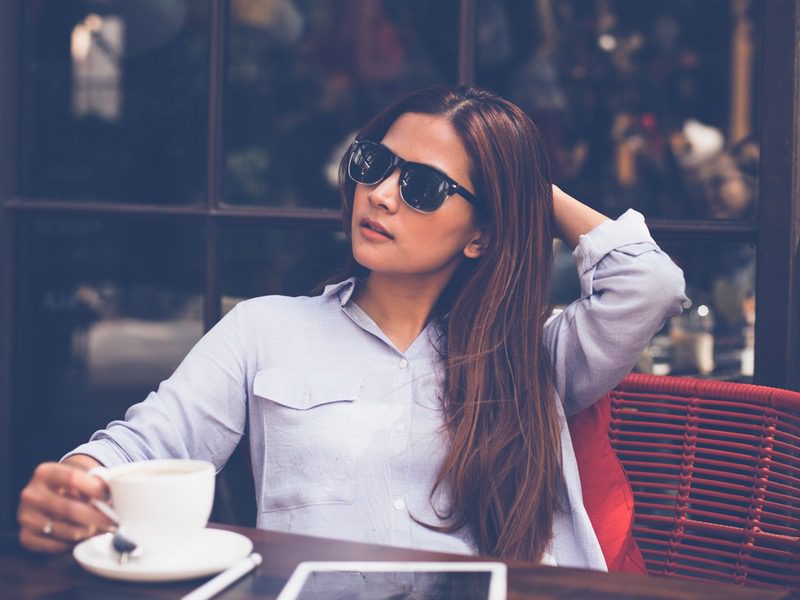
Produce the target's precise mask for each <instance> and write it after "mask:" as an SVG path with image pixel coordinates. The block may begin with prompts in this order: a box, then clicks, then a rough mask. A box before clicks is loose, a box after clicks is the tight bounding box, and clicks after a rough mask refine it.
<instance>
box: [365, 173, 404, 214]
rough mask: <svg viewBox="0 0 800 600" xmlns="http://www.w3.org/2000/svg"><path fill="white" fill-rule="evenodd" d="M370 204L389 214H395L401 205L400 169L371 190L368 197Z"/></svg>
mask: <svg viewBox="0 0 800 600" xmlns="http://www.w3.org/2000/svg"><path fill="white" fill-rule="evenodd" d="M367 197H368V198H369V201H370V204H372V205H373V206H380V207H383V208H384V209H385V210H387V211H389V212H394V211H396V210H397V207H398V206H399V205H400V202H402V200H401V199H400V169H395V170H394V171H393V172H392V173H391V174H390V175H389V176H388V177H387V178H386V179H384V180H383V181H381V182H380V183H377V184H375V186H374V187H373V188H372V189H371V190H370V192H369V194H368V196H367Z"/></svg>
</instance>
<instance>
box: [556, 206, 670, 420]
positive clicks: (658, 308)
mask: <svg viewBox="0 0 800 600" xmlns="http://www.w3.org/2000/svg"><path fill="white" fill-rule="evenodd" d="M573 258H574V260H575V263H576V265H577V268H578V276H579V277H580V283H581V297H580V298H579V299H578V300H576V301H575V302H573V303H572V304H570V305H569V306H568V307H567V308H566V309H565V310H564V311H563V312H562V313H560V314H559V315H557V316H555V317H553V318H552V319H551V320H550V321H548V322H547V324H546V325H545V330H544V341H545V345H546V347H547V349H548V351H549V353H550V359H551V362H552V368H553V373H554V377H555V385H556V391H557V392H558V394H559V396H560V397H561V399H562V400H563V402H564V410H565V412H566V414H567V415H570V414H574V413H576V412H579V411H580V410H581V409H583V408H585V407H587V406H589V405H590V404H592V403H593V402H594V401H596V400H598V399H599V398H600V397H602V396H603V395H604V394H605V393H607V392H608V391H609V390H611V389H612V388H613V387H614V386H616V385H617V384H618V383H619V382H620V381H621V380H622V378H623V377H624V376H625V375H626V374H627V373H628V372H629V371H630V370H631V368H632V367H633V365H634V364H635V362H636V359H637V358H638V356H639V354H640V353H641V352H642V350H643V349H644V348H645V347H646V346H647V344H648V342H649V341H650V339H651V338H652V337H653V335H654V334H655V333H656V332H658V330H659V329H661V327H662V326H663V325H664V322H665V321H666V319H668V318H669V317H671V316H674V315H676V314H678V313H680V312H681V310H682V306H683V304H684V302H685V301H686V295H685V282H684V279H683V272H682V271H681V270H680V269H679V268H678V267H677V266H676V265H675V264H674V263H673V262H672V260H671V259H670V258H669V256H667V255H666V254H665V253H664V252H663V251H662V250H661V249H660V248H659V247H658V246H657V245H656V243H655V242H654V241H653V238H652V237H651V236H650V232H649V231H648V229H647V226H646V225H645V223H644V217H643V216H642V215H641V214H639V213H638V212H636V211H634V210H628V211H627V212H626V213H625V214H623V215H622V216H621V217H619V218H618V219H617V220H616V221H606V222H605V223H603V224H602V225H599V226H598V227H596V228H595V229H593V230H592V231H590V232H589V233H588V234H586V235H582V236H581V237H580V241H579V243H578V246H577V247H576V248H575V251H574V252H573Z"/></svg>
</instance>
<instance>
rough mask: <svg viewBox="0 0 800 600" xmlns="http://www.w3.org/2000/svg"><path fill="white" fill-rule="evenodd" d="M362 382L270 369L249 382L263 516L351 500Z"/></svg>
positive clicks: (326, 374)
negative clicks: (259, 449) (259, 447)
mask: <svg viewBox="0 0 800 600" xmlns="http://www.w3.org/2000/svg"><path fill="white" fill-rule="evenodd" d="M360 392H361V378H360V377H357V376H353V375H346V374H342V373H330V372H322V371H303V370H294V369H282V368H269V369H264V370H262V371H259V372H258V373H256V377H255V379H254V381H253V406H254V408H255V409H256V410H255V413H256V414H255V415H254V419H253V425H254V426H258V427H261V428H262V439H263V440H264V448H263V452H264V455H263V472H262V474H261V479H262V481H261V492H260V493H261V498H260V499H261V502H260V507H259V508H260V510H261V511H262V512H271V511H280V510H287V509H291V508H299V507H302V506H312V505H315V504H349V503H351V502H353V499H354V486H355V483H354V475H355V462H356V456H355V455H356V451H355V448H354V446H353V445H352V443H351V439H352V429H353V423H354V422H356V421H357V419H356V418H355V417H356V414H355V411H356V410H358V406H357V404H358V402H357V401H358V398H359V395H360Z"/></svg>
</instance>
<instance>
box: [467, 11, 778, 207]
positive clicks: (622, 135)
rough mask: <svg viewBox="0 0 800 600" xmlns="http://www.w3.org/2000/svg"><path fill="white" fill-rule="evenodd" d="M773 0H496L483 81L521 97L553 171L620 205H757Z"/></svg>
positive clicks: (483, 32) (485, 18)
mask: <svg viewBox="0 0 800 600" xmlns="http://www.w3.org/2000/svg"><path fill="white" fill-rule="evenodd" d="M763 1H764V0H708V1H704V2H693V1H688V0H677V1H676V0H648V1H647V2H641V1H639V0H558V1H556V0H541V1H539V2H530V3H509V2H500V1H499V0H487V1H485V2H481V3H479V8H480V10H479V23H478V68H477V78H478V83H479V84H481V85H484V86H486V87H489V88H492V89H495V90H497V91H498V92H500V93H501V94H503V95H506V96H508V97H509V98H510V99H512V100H513V101H515V102H516V103H518V104H519V105H520V106H521V107H522V108H523V109H525V110H526V111H527V112H528V113H529V114H530V115H531V116H532V117H533V118H534V120H535V121H536V122H537V124H538V125H539V127H540V128H541V130H542V132H543V134H544V135H545V137H546V139H547V142H548V146H549V148H550V153H551V159H552V163H553V171H554V177H555V179H556V180H557V181H558V182H559V183H561V184H562V185H563V187H564V188H565V189H567V190H569V191H571V192H572V193H573V194H575V195H577V196H578V197H586V198H591V199H593V201H594V202H595V205H596V206H597V207H598V208H600V209H602V210H604V211H606V212H608V213H609V214H611V215H612V216H617V215H619V214H621V213H622V212H623V211H624V210H625V209H626V208H628V207H634V208H637V209H638V210H640V211H641V212H644V213H645V214H647V215H648V216H651V217H666V218H748V217H752V216H754V215H755V212H756V202H757V195H758V182H757V172H758V157H759V146H758V143H757V141H756V140H757V139H758V136H757V132H758V122H757V114H758V111H757V107H756V106H755V102H754V99H755V98H756V97H757V93H756V92H757V90H756V87H755V85H756V83H755V82H756V81H758V79H757V77H756V76H755V75H756V74H755V72H754V71H755V68H756V66H757V65H758V41H759V40H758V39H757V32H759V31H760V27H759V22H758V19H759V15H760V9H761V4H762V3H763Z"/></svg>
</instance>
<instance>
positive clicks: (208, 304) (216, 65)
mask: <svg viewBox="0 0 800 600" xmlns="http://www.w3.org/2000/svg"><path fill="white" fill-rule="evenodd" d="M226 18H227V4H226V2H225V1H224V0H211V21H210V23H211V31H210V36H211V43H210V44H209V74H208V179H207V182H206V188H207V189H206V193H207V203H206V206H207V211H208V214H207V219H206V257H205V261H206V269H205V290H204V295H203V328H204V330H205V331H208V330H209V329H211V327H213V326H214V324H215V323H216V322H217V321H218V320H219V317H220V311H221V307H220V286H219V244H218V241H219V223H218V222H217V219H215V218H214V216H213V214H212V213H213V212H214V211H215V209H217V208H218V207H219V206H220V205H221V204H222V197H221V196H222V116H223V105H222V101H223V97H224V94H223V84H224V79H225V29H226V25H227V23H226Z"/></svg>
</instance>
